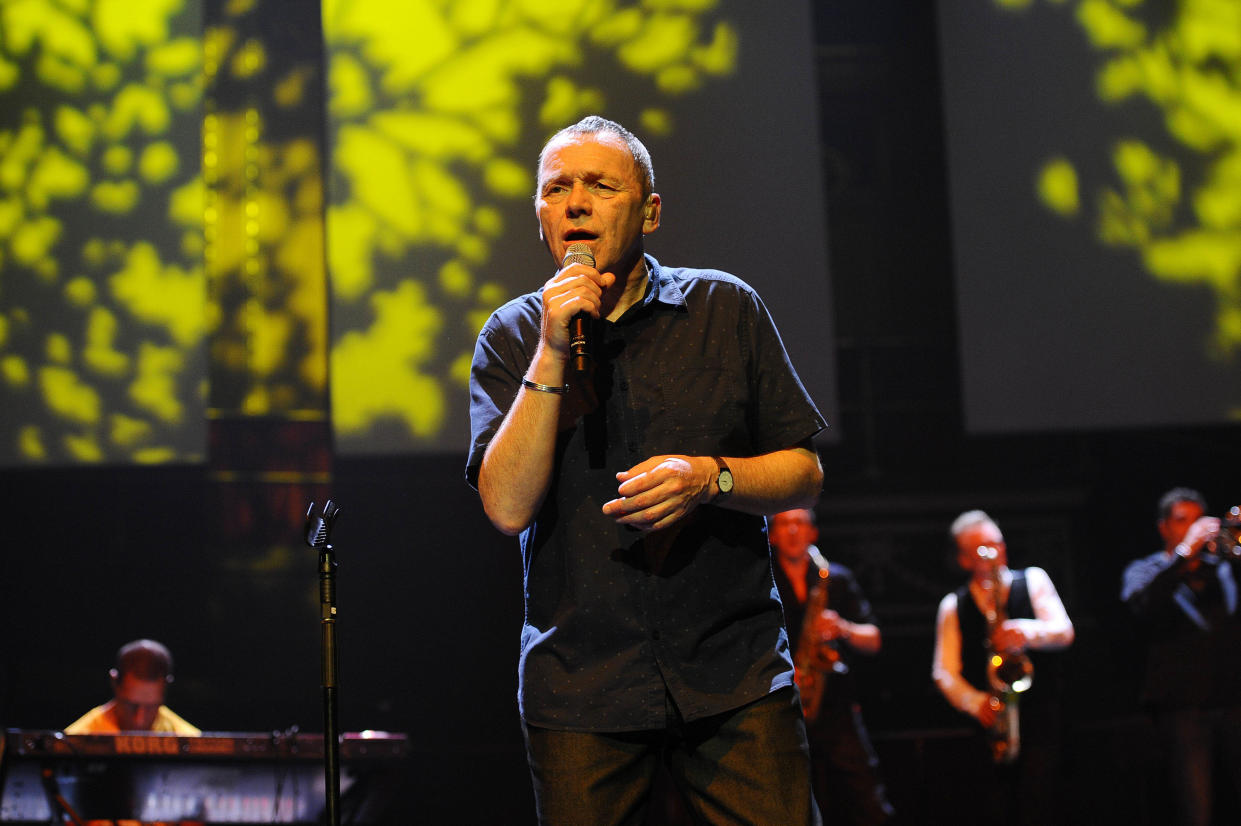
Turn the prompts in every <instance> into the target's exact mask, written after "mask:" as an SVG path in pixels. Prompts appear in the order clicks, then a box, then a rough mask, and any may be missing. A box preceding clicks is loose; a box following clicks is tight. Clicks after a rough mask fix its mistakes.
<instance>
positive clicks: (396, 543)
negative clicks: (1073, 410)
mask: <svg viewBox="0 0 1241 826" xmlns="http://www.w3.org/2000/svg"><path fill="white" fill-rule="evenodd" d="M815 15H816V19H815V23H816V31H817V49H818V52H817V61H816V62H817V68H818V82H819V88H820V100H821V107H820V124H821V140H822V153H823V155H822V157H823V167H824V170H825V176H824V181H823V186H824V188H825V192H826V198H827V204H828V217H827V222H828V226H827V227H826V228H825V229H826V232H827V235H828V237H829V238H830V258H831V262H830V263H831V270H832V280H833V291H834V305H833V306H831V307H823V308H819V309H820V311H821V312H822V313H824V314H825V315H826V316H830V317H831V318H832V319H833V320H834V329H835V334H834V340H830V341H824V342H823V357H824V358H832V359H835V361H836V368H837V373H838V375H839V381H840V400H839V401H840V413H839V416H838V420H837V421H836V422H834V423H833V424H834V425H835V427H836V428H837V430H838V432H839V436H840V440H839V442H837V443H834V444H826V445H824V446H823V447H822V458H823V462H824V466H825V470H826V478H827V481H826V485H825V489H824V492H823V496H822V498H821V501H820V505H819V508H818V512H819V516H820V524H821V526H822V530H823V536H822V540H821V542H820V543H819V544H820V546H821V547H822V548H823V549H824V550H825V552H826V553H827V555H828V556H829V557H830V558H832V559H837V560H840V561H842V562H844V563H846V564H848V565H850V566H851V567H853V568H854V569H855V570H856V571H857V573H858V575H859V577H860V579H861V582H862V584H863V587H864V588H865V590H866V591H867V593H868V595H869V596H870V597H871V599H872V601H873V603H874V606H875V608H876V611H877V613H878V615H879V618H880V620H881V622H882V626H883V630H884V641H885V645H884V650H883V653H882V654H881V655H880V656H879V657H878V658H876V659H875V660H874V661H871V662H868V663H864V664H862V665H860V666H859V668H858V671H859V674H860V678H861V680H862V682H863V685H864V689H865V694H864V696H865V701H864V707H865V713H866V717H867V720H868V722H869V725H870V728H871V731H872V734H873V735H874V737H875V740H876V743H877V746H878V749H879V752H880V755H881V759H882V761H883V765H884V771H885V774H886V775H887V776H888V779H889V786H890V791H891V796H892V798H893V800H894V802H895V803H896V805H897V807H898V809H900V810H901V812H903V813H904V815H905V818H904V822H907V823H938V822H943V821H944V820H945V819H947V817H948V814H947V813H948V812H950V811H955V810H956V809H957V808H959V807H960V806H962V805H963V801H964V802H965V803H964V805H967V803H968V800H969V795H970V788H971V783H972V782H973V781H974V779H973V778H969V777H962V776H959V775H958V774H956V773H955V772H954V771H953V760H952V757H953V755H954V754H955V753H956V750H957V749H958V748H959V745H960V743H961V741H962V739H963V738H964V737H965V735H966V733H967V729H966V728H965V726H964V725H963V719H962V718H961V717H960V716H959V715H957V714H955V713H954V712H953V711H951V710H950V709H949V708H948V707H947V705H946V704H945V703H944V702H943V701H942V700H941V699H940V698H939V695H938V693H937V692H936V690H935V688H934V686H933V684H932V682H931V679H930V669H931V650H932V645H933V638H934V618H935V609H936V605H937V603H938V601H939V599H940V597H941V596H942V595H943V594H944V593H945V592H947V591H948V590H951V589H952V588H954V587H955V586H956V585H957V584H959V580H960V576H959V574H958V573H957V572H955V571H954V570H953V569H952V568H951V567H949V560H950V558H949V555H948V550H949V544H948V540H947V536H946V530H947V526H948V524H949V522H950V521H951V519H952V518H953V517H954V516H955V515H956V514H957V513H959V512H960V511H962V510H964V509H967V508H973V507H981V508H984V509H987V510H988V511H989V512H990V513H991V514H992V515H993V516H994V517H995V518H996V519H997V521H998V522H999V523H1000V525H1001V527H1002V528H1003V529H1004V531H1005V534H1006V537H1007V540H1008V546H1009V553H1010V559H1011V562H1012V564H1013V565H1014V566H1023V565H1027V564H1037V565H1040V566H1042V567H1044V568H1046V569H1047V570H1048V572H1049V573H1050V574H1051V577H1052V579H1053V581H1055V583H1056V584H1057V586H1058V588H1059V590H1060V593H1061V596H1062V598H1063V600H1064V603H1065V605H1066V607H1067V609H1068V611H1069V614H1070V616H1071V617H1072V619H1073V620H1074V623H1075V625H1076V628H1077V642H1076V644H1075V645H1074V646H1073V647H1072V649H1070V650H1069V651H1068V652H1067V653H1066V654H1065V655H1064V659H1065V661H1066V662H1065V665H1066V672H1067V684H1066V688H1065V697H1064V704H1065V710H1066V713H1067V714H1066V716H1067V718H1068V721H1069V725H1070V729H1069V733H1068V745H1069V750H1068V754H1067V755H1066V757H1067V760H1068V768H1069V770H1070V772H1071V775H1072V777H1073V778H1074V780H1073V782H1072V783H1071V784H1070V791H1069V794H1070V795H1071V799H1072V802H1073V804H1074V805H1073V807H1072V808H1073V810H1074V811H1076V812H1077V814H1078V817H1077V821H1078V822H1081V823H1121V822H1124V823H1159V822H1162V821H1163V817H1162V816H1161V811H1162V809H1161V806H1162V805H1163V798H1162V795H1161V792H1160V786H1159V782H1158V774H1157V754H1156V753H1155V752H1154V747H1153V745H1152V744H1151V742H1150V738H1149V736H1148V734H1149V733H1148V731H1147V729H1146V723H1145V721H1144V719H1143V717H1142V716H1141V714H1140V713H1139V710H1138V707H1137V702H1136V691H1137V689H1136V681H1135V678H1136V674H1137V670H1138V666H1139V662H1140V661H1139V649H1138V646H1137V642H1136V640H1135V637H1134V634H1135V629H1134V628H1133V626H1132V624H1131V623H1130V621H1129V619H1128V617H1127V616H1126V614H1125V612H1124V610H1123V607H1122V606H1121V605H1119V603H1118V599H1117V593H1118V591H1119V583H1120V574H1121V570H1122V569H1123V567H1124V565H1125V563H1126V562H1127V561H1128V560H1130V559H1132V558H1134V557H1136V556H1138V555H1141V554H1144V553H1147V552H1149V551H1151V550H1154V549H1155V548H1156V547H1157V546H1158V544H1159V540H1158V537H1157V534H1156V532H1155V528H1154V519H1155V516H1154V505H1155V501H1156V499H1157V498H1158V496H1159V495H1160V494H1161V493H1162V492H1163V491H1164V490H1166V489H1167V488H1169V487H1171V486H1172V485H1175V484H1187V485H1191V486H1194V487H1197V488H1199V489H1200V490H1202V492H1203V493H1204V494H1205V495H1206V496H1207V498H1208V500H1209V502H1210V503H1211V512H1213V513H1220V512H1222V511H1223V510H1224V509H1226V508H1227V507H1228V506H1229V505H1232V504H1236V503H1237V500H1238V499H1241V491H1238V486H1237V485H1236V480H1235V468H1236V466H1237V460H1238V457H1239V456H1241V434H1239V433H1238V429H1237V428H1236V427H1235V426H1229V427H1214V428H1206V427H1194V428H1160V429H1131V430H1123V431H1116V430H1113V431H1095V432H1084V431H1079V432H1063V431H1061V432H1055V433H1043V434H1040V433H1023V434H1010V435H1003V436H1000V435H991V436H973V435H969V434H967V433H966V432H965V429H964V425H963V414H962V404H961V375H960V368H959V366H958V339H957V332H956V331H957V325H956V319H955V317H954V290H953V283H954V280H953V239H952V238H951V234H950V230H949V224H950V221H949V215H948V207H947V195H946V189H947V185H946V173H945V160H944V159H945V149H944V142H943V137H942V135H943V130H942V120H941V107H940V90H939V80H938V70H937V67H938V65H939V64H938V57H937V54H936V48H937V47H936V35H935V21H934V6H933V5H932V4H929V3H909V2H907V0H865V2H861V1H859V2H838V3H817V4H815ZM755 241H756V243H758V242H760V241H761V239H755ZM1148 392H1151V393H1158V392H1160V388H1159V387H1157V386H1156V387H1150V388H1149V390H1148ZM463 462H464V450H463V451H462V452H461V453H459V454H453V455H444V456H437V455H422V456H413V457H401V458H391V459H385V458H351V459H348V460H345V459H341V458H339V457H337V458H336V459H335V461H334V462H333V464H332V482H331V484H330V486H328V485H325V486H321V487H313V486H311V487H307V488H305V489H300V490H299V489H295V488H294V489H287V490H285V491H284V493H283V494H281V497H283V498H279V497H278V498H275V499H272V500H271V501H269V502H267V508H268V509H269V510H271V511H272V512H273V513H276V515H277V516H278V517H279V518H274V519H272V520H271V521H272V522H273V523H275V524H286V525H287V524H296V523H297V520H298V518H299V515H300V514H301V513H304V511H305V508H306V504H307V501H308V500H309V499H310V498H316V499H317V500H318V501H320V502H322V500H323V498H324V497H325V496H326V495H331V496H332V498H334V499H335V500H336V501H337V502H338V503H340V505H341V506H342V508H343V511H342V516H341V518H340V521H339V523H338V525H337V528H336V531H335V533H334V535H333V544H334V546H335V548H336V551H337V556H338V559H339V563H340V569H339V574H338V604H339V608H340V617H339V629H340V630H339V635H340V668H341V722H342V726H343V728H345V729H347V730H351V731H353V730H359V729H366V728H373V729H386V730H391V731H401V732H406V733H408V734H409V736H410V737H411V740H412V743H413V757H412V760H411V762H410V765H409V766H408V769H409V781H408V783H407V785H406V788H407V790H408V794H407V795H406V796H405V798H404V799H403V800H402V801H401V805H402V806H404V807H408V812H410V813H416V816H415V814H410V815H405V816H402V817H403V820H400V821H398V822H415V821H417V822H426V823H446V824H457V823H460V824H503V823H512V824H527V823H530V822H532V817H531V806H530V790H529V780H528V777H527V775H526V769H525V763H524V757H523V752H522V748H521V740H520V730H519V727H518V721H517V716H516V704H515V699H514V691H515V666H516V657H517V645H518V631H519V627H520V622H521V594H520V573H521V572H520V561H519V555H518V552H517V546H516V541H515V540H513V539H510V538H507V537H503V536H501V535H499V534H498V533H497V532H496V531H494V530H493V529H492V528H491V527H490V526H489V525H488V524H487V523H486V520H485V518H484V517H483V514H482V510H481V507H480V506H479V504H478V501H477V498H476V496H475V495H474V493H473V492H472V491H470V490H469V489H468V488H467V487H466V485H465V484H464V482H463V481H462V469H463V468H462V466H463ZM0 482H2V485H3V499H0V502H2V503H3V516H4V521H3V526H4V539H5V540H6V541H5V549H4V550H5V553H4V555H3V559H4V563H3V564H4V569H3V571H0V581H2V582H3V586H2V587H3V592H2V594H0V600H2V603H3V614H0V621H3V623H4V633H3V640H4V642H3V646H4V647H3V650H2V651H0V723H3V725H4V726H6V727H22V728H51V729H54V728H62V727H63V726H65V725H67V724H68V723H69V722H71V721H72V720H73V719H75V718H76V717H77V716H78V715H80V714H81V713H83V712H84V711H86V710H87V709H88V708H89V707H91V706H93V705H95V704H97V703H99V702H102V701H103V700H105V699H107V696H108V683H107V668H108V667H109V666H110V664H111V661H112V657H113V654H114V652H115V650H116V648H117V646H118V645H119V644H120V643H121V642H124V641H125V640H128V639H132V638H135V637H139V636H152V637H156V638H158V639H161V640H162V641H164V642H166V643H167V644H168V645H169V646H170V647H171V648H172V650H173V652H174V654H175V655H176V656H177V660H178V679H177V682H176V684H175V686H174V687H173V689H172V694H171V695H170V704H171V705H172V707H173V708H174V709H176V710H177V711H178V712H179V713H181V714H182V715H183V716H185V717H186V718H187V719H189V720H190V721H191V722H194V723H195V724H197V725H199V726H200V727H202V728H204V729H207V730H229V731H269V730H283V729H285V728H288V727H290V726H294V725H297V726H300V727H301V728H302V729H303V730H321V728H322V725H321V711H320V689H319V623H318V607H317V598H318V597H317V567H316V558H315V554H314V553H313V552H312V551H310V550H309V549H306V548H304V547H301V546H300V545H295V544H294V545H291V544H290V542H289V538H288V537H287V536H275V535H273V536H272V538H271V542H270V549H269V550H268V551H266V552H261V553H258V554H256V553H254V551H253V548H252V546H251V547H247V548H246V549H245V552H244V553H243V552H242V550H241V549H240V548H238V547H234V546H233V545H231V544H230V543H229V541H228V537H229V536H230V535H232V533H234V532H237V531H239V530H240V523H242V522H245V521H246V520H253V519H256V518H257V519H259V520H260V521H261V520H262V519H263V517H261V516H259V517H256V516H254V515H253V514H249V513H245V512H239V511H237V510H235V509H232V508H225V509H222V508H220V507H218V505H219V503H220V502H222V501H234V500H235V499H236V497H235V495H234V494H235V493H236V492H235V491H232V490H231V489H226V488H227V485H228V483H227V482H223V481H221V480H220V479H219V477H217V476H213V475H212V474H211V472H210V468H203V467H199V466H195V467H180V468H132V467H130V468H100V469H72V470H6V471H4V474H3V476H2V477H0ZM273 530H274V529H273Z"/></svg>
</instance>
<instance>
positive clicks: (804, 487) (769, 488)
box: [721, 439, 823, 516]
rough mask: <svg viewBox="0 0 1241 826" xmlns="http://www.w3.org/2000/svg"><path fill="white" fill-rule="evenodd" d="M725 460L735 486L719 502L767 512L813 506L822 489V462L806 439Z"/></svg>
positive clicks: (748, 511)
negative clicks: (758, 453) (759, 454)
mask: <svg viewBox="0 0 1241 826" xmlns="http://www.w3.org/2000/svg"><path fill="white" fill-rule="evenodd" d="M727 462H728V467H729V469H730V470H731V471H732V473H733V480H734V485H735V486H734V488H733V492H732V495H731V496H729V497H728V499H726V500H725V501H724V502H722V503H721V504H723V505H724V507H727V508H731V509H733V510H738V511H742V512H745V513H754V514H760V515H764V516H766V515H770V514H773V513H780V512H781V511H786V510H790V509H792V508H812V507H814V505H815V504H816V503H817V502H818V499H819V492H820V491H822V489H823V466H822V465H821V464H820V463H819V455H818V454H817V453H816V452H815V451H814V449H813V448H812V446H811V443H810V440H809V439H807V440H806V441H805V442H803V443H802V444H800V445H798V446H796V447H791V448H788V449H786V450H777V451H775V452H774V453H766V454H763V455H762V456H753V457H749V458H728V459H727Z"/></svg>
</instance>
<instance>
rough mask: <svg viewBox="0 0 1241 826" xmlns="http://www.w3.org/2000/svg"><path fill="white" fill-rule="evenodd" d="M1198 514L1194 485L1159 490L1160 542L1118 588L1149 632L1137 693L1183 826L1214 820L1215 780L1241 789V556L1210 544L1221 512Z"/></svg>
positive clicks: (1127, 572) (1203, 507) (1232, 791)
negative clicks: (1155, 734) (1150, 719)
mask: <svg viewBox="0 0 1241 826" xmlns="http://www.w3.org/2000/svg"><path fill="white" fill-rule="evenodd" d="M1205 512H1206V503H1205V501H1204V500H1203V498H1202V495H1201V494H1200V493H1198V492H1197V491H1195V490H1192V489H1190V488H1173V489H1172V490H1170V491H1168V492H1167V493H1165V494H1164V495H1163V497H1161V499H1160V501H1159V507H1158V521H1157V523H1156V524H1157V527H1158V529H1159V535H1160V537H1161V538H1162V539H1163V548H1161V549H1160V550H1158V551H1155V552H1154V553H1152V554H1148V555H1147V556H1144V557H1142V558H1141V559H1137V560H1134V561H1133V562H1131V563H1129V565H1128V566H1127V567H1126V568H1125V572H1124V581H1123V585H1122V590H1121V599H1123V600H1124V601H1125V603H1126V604H1127V605H1128V606H1129V607H1130V608H1131V609H1132V610H1133V612H1134V614H1135V615H1136V616H1137V617H1138V618H1139V620H1140V621H1141V623H1142V628H1143V631H1144V632H1145V635H1146V639H1147V649H1146V673H1145V679H1144V680H1143V684H1142V700H1143V703H1144V704H1145V706H1146V707H1147V708H1148V709H1150V711H1151V712H1152V714H1153V715H1154V718H1155V722H1156V725H1157V728H1158V730H1159V732H1160V734H1161V737H1162V739H1163V744H1162V745H1163V748H1161V749H1160V752H1161V753H1162V754H1164V755H1166V759H1167V761H1168V769H1169V779H1170V782H1171V786H1172V790H1173V802H1174V806H1175V813H1174V814H1175V818H1176V822H1177V823H1179V824H1187V825H1188V826H1207V824H1209V823H1211V815H1212V808H1213V804H1214V802H1215V797H1216V795H1217V793H1216V787H1217V786H1218V787H1219V788H1220V789H1226V790H1228V793H1230V794H1234V795H1238V794H1239V793H1241V610H1238V601H1239V600H1238V587H1237V583H1238V580H1239V579H1241V577H1239V576H1238V574H1239V573H1241V561H1239V560H1238V558H1237V557H1236V556H1234V555H1232V554H1231V553H1226V552H1225V553H1212V552H1211V549H1212V546H1213V545H1214V544H1215V543H1214V542H1213V541H1212V540H1213V538H1215V537H1217V536H1218V535H1219V531H1220V520H1219V519H1218V518H1216V517H1212V516H1204V513H1205ZM1227 544H1228V546H1232V545H1233V544H1235V543H1227ZM1224 550H1225V551H1226V550H1227V548H1224ZM1215 766H1218V769H1216V768H1215ZM1237 802H1238V804H1239V805H1241V800H1238V801H1237Z"/></svg>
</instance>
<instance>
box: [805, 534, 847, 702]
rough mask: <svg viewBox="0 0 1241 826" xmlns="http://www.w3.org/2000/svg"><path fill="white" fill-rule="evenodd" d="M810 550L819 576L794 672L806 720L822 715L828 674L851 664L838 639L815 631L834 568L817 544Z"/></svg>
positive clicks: (808, 600)
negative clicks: (821, 637) (822, 636)
mask: <svg viewBox="0 0 1241 826" xmlns="http://www.w3.org/2000/svg"><path fill="white" fill-rule="evenodd" d="M807 551H808V552H809V554H810V561H811V562H813V563H814V566H815V568H816V569H817V571H818V576H819V578H818V580H817V581H816V582H815V584H814V585H813V586H811V588H810V593H809V594H808V595H807V597H806V613H805V615H804V617H803V619H802V624H801V636H799V637H798V638H797V651H796V652H794V654H793V675H794V679H795V681H796V682H797V688H798V690H799V691H800V692H801V707H802V714H803V716H804V717H805V718H806V722H807V723H813V722H814V721H815V720H816V719H817V718H818V716H819V708H820V707H821V705H822V703H823V688H824V686H826V684H827V678H828V677H829V676H831V674H847V673H848V672H849V666H848V665H847V664H846V663H845V661H844V660H843V659H841V656H840V649H839V648H838V647H837V646H836V642H835V640H832V641H830V642H827V643H823V642H821V641H820V640H819V639H818V638H817V637H816V636H815V634H814V633H813V625H814V620H815V618H816V617H818V616H819V615H820V614H822V613H823V612H824V611H826V610H827V581H828V578H829V577H830V576H831V570H830V567H829V566H828V564H827V560H826V559H824V558H823V554H822V553H820V551H819V549H818V548H816V547H814V546H813V545H811V546H810V547H809V548H807Z"/></svg>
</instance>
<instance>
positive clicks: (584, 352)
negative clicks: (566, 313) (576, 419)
mask: <svg viewBox="0 0 1241 826" xmlns="http://www.w3.org/2000/svg"><path fill="white" fill-rule="evenodd" d="M570 264H585V265H586V266H588V267H593V266H594V265H595V254H594V253H593V252H591V251H590V247H589V246H587V245H586V244H570V245H569V247H568V249H566V250H565V254H564V260H563V261H561V262H560V269H562V270H563V269H564V268H565V267H567V266H569V265H570ZM589 324H590V316H588V315H587V314H586V313H578V314H576V315H575V316H573V318H571V319H569V354H570V355H571V356H573V369H574V370H576V371H577V372H579V373H584V372H586V369H587V367H588V366H589V364H590V360H591V358H590V347H589V345H588V344H587V342H586V328H587V327H588V326H589Z"/></svg>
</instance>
